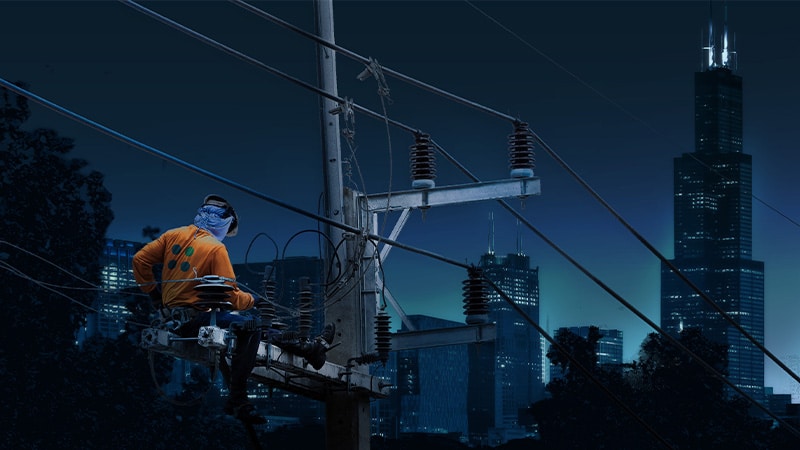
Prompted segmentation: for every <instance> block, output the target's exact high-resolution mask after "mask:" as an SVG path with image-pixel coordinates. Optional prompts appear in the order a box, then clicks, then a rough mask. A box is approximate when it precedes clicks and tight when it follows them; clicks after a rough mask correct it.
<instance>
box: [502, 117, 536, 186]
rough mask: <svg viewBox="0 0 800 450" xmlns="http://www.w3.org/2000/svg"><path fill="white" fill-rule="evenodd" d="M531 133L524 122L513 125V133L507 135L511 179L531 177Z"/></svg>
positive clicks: (533, 160) (532, 161) (532, 163)
mask: <svg viewBox="0 0 800 450" xmlns="http://www.w3.org/2000/svg"><path fill="white" fill-rule="evenodd" d="M533 141H534V139H533V133H532V132H531V130H530V128H528V124H527V123H525V122H516V123H514V133H512V134H509V135H508V158H509V166H510V168H511V178H529V177H532V176H533V168H534V167H535V164H534V162H535V161H536V158H535V156H534V154H533Z"/></svg>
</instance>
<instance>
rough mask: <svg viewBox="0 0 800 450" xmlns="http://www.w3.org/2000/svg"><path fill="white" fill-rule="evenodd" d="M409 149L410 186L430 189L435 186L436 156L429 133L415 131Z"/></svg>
mask: <svg viewBox="0 0 800 450" xmlns="http://www.w3.org/2000/svg"><path fill="white" fill-rule="evenodd" d="M410 149H411V156H410V160H411V187H412V188H414V189H430V188H432V187H434V186H436V183H435V182H434V181H433V180H434V179H435V178H436V156H435V155H434V153H433V144H431V135H429V134H427V133H416V135H415V136H414V145H412V146H411V147H410Z"/></svg>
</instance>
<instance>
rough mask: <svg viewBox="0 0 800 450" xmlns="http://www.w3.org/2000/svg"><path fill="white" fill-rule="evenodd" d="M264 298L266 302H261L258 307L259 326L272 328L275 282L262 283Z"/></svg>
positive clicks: (274, 313)
mask: <svg viewBox="0 0 800 450" xmlns="http://www.w3.org/2000/svg"><path fill="white" fill-rule="evenodd" d="M264 297H265V298H266V299H267V301H266V302H261V303H260V304H259V305H258V312H259V315H260V316H261V324H262V325H263V326H265V327H267V328H269V327H271V326H272V321H273V320H275V317H276V311H275V282H274V281H265V282H264Z"/></svg>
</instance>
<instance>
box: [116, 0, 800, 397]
mask: <svg viewBox="0 0 800 450" xmlns="http://www.w3.org/2000/svg"><path fill="white" fill-rule="evenodd" d="M120 1H122V2H123V3H124V4H126V5H128V6H131V7H132V8H134V9H136V10H138V11H140V12H142V13H144V14H146V15H148V16H150V17H153V18H155V19H157V20H159V21H160V22H162V23H165V24H167V25H169V26H171V27H173V28H175V29H177V30H179V31H181V32H184V33H186V34H189V35H190V36H192V37H194V38H196V39H199V40H200V41H202V42H204V43H206V44H208V45H211V46H213V47H215V48H217V49H220V50H222V51H225V52H226V53H229V54H231V55H233V56H236V57H237V58H239V59H242V60H244V61H246V62H248V63H251V64H255V65H257V66H259V67H261V68H263V69H265V70H267V71H269V72H271V73H274V74H277V75H279V76H281V77H283V78H285V79H288V80H289V81H292V82H295V83H298V84H300V85H301V86H303V87H307V88H309V89H311V90H313V91H315V92H317V93H318V94H320V95H323V96H325V97H327V98H329V99H331V100H334V101H337V102H339V103H343V102H346V100H343V99H339V98H337V97H335V96H332V95H330V94H327V93H325V92H324V91H321V90H320V89H318V88H316V87H313V86H311V85H308V84H307V83H304V82H301V81H299V80H296V79H294V78H292V77H289V76H288V75H286V74H284V73H282V72H280V71H277V70H276V69H273V68H271V67H270V66H268V65H266V64H264V63H262V62H260V61H258V60H255V59H253V58H251V57H249V56H247V55H244V54H242V53H241V52H238V51H236V50H234V49H232V48H230V47H228V46H225V45H223V44H221V43H219V42H217V41H214V40H213V39H210V38H208V37H207V36H205V35H203V34H201V33H198V32H196V31H194V30H192V29H190V28H188V27H185V26H184V25H181V24H179V23H177V22H175V21H173V20H171V19H168V18H166V17H164V16H163V15H160V14H158V13H156V12H154V11H152V10H149V9H147V8H144V7H142V6H141V5H138V4H137V3H135V2H133V1H130V0H120ZM231 1H232V2H233V3H235V4H237V5H239V6H242V7H244V8H245V9H248V10H250V11H252V12H256V13H258V14H259V15H261V16H262V17H264V18H268V19H270V20H272V16H271V15H269V14H267V13H265V12H263V11H261V10H258V9H256V8H253V7H251V6H250V5H247V4H246V3H244V2H241V1H239V0H231ZM276 19H277V18H276ZM276 23H281V24H283V23H285V22H283V21H280V22H276ZM287 25H288V24H287ZM293 29H294V30H295V31H298V32H299V31H302V30H300V29H299V28H296V27H293ZM303 33H304V34H306V35H308V36H309V37H312V38H314V39H315V40H319V41H320V43H321V44H324V45H327V46H329V47H330V48H332V49H334V50H337V51H340V50H343V51H344V52H346V53H348V54H349V55H350V56H351V57H355V58H358V59H360V60H361V61H362V62H371V61H370V60H368V59H365V58H363V57H361V56H358V55H356V54H354V53H352V52H349V51H346V50H344V49H342V48H341V47H338V46H335V44H331V43H329V42H327V41H323V40H321V39H320V38H318V37H315V36H313V35H311V34H309V33H305V32H303ZM387 73H391V74H392V75H394V76H398V77H399V76H402V75H401V74H399V73H397V72H394V71H387ZM402 77H403V78H404V79H407V80H413V79H411V78H409V77H405V76H402ZM412 82H416V83H421V82H417V81H416V80H413V81H412ZM441 92H442V93H444V94H447V95H448V96H451V97H454V98H455V99H458V97H456V96H453V95H452V94H449V93H446V92H444V91H441ZM461 100H463V99H461ZM469 103H471V104H473V105H477V104H474V103H473V102H469ZM353 109H356V110H359V111H360V112H365V113H367V114H368V115H370V116H372V117H373V118H381V119H382V120H385V121H386V122H387V123H391V124H393V125H395V126H398V127H400V128H403V129H405V130H406V131H409V132H414V129H413V128H410V127H408V126H406V125H404V124H402V123H399V122H396V121H393V120H389V119H388V117H386V116H385V115H384V116H380V115H378V114H377V113H374V112H372V111H369V110H365V109H364V108H362V107H360V106H358V105H355V104H353ZM480 109H485V110H488V111H492V110H491V109H489V108H485V107H481V108H480ZM495 113H496V112H495ZM495 115H501V116H502V117H503V118H505V119H509V120H515V121H516V119H514V118H512V117H510V116H507V115H505V114H499V113H496V114H495ZM534 137H535V139H536V140H537V141H538V142H539V143H540V145H542V146H543V147H544V148H545V149H546V150H547V151H548V154H549V155H550V156H551V157H553V158H554V159H555V160H556V161H557V162H559V164H561V165H562V167H563V168H565V169H566V170H567V171H568V172H569V173H570V174H571V175H572V176H573V177H575V178H576V180H578V181H579V183H580V184H581V185H582V186H583V187H584V188H586V189H587V190H588V191H589V192H590V193H591V194H592V195H593V197H595V199H596V200H598V201H599V202H600V203H601V204H602V205H603V206H604V207H606V209H608V210H609V212H611V213H612V215H613V216H614V217H616V218H617V219H618V220H619V221H620V222H621V223H622V224H623V225H624V226H625V227H626V228H628V230H629V231H630V232H631V233H633V234H634V236H635V237H637V239H638V240H639V241H640V242H642V243H643V244H644V245H645V246H646V248H648V249H649V250H650V251H651V252H653V253H654V254H655V255H656V256H657V257H659V258H660V259H661V260H662V261H665V263H666V264H667V265H668V266H670V268H671V269H672V270H673V271H675V272H676V273H677V274H678V275H679V276H680V277H681V278H682V279H683V280H684V281H686V282H687V283H689V286H690V287H691V288H693V289H694V290H695V291H696V292H698V294H700V295H701V297H703V298H704V300H706V301H707V302H710V304H711V305H712V306H713V307H714V308H715V309H716V310H717V311H718V312H720V314H722V315H723V317H724V318H725V319H726V320H728V321H729V322H731V323H732V324H733V325H734V327H735V328H737V329H738V330H739V331H740V332H741V333H742V334H743V335H744V336H745V337H747V338H748V339H749V340H750V341H751V342H753V343H754V344H755V345H756V347H757V348H759V350H761V351H762V352H763V353H764V354H766V355H767V356H769V357H770V359H772V360H773V361H775V362H776V364H778V366H779V367H781V368H782V369H783V370H784V371H786V372H787V373H788V374H789V375H790V376H792V377H793V378H795V379H796V380H797V381H798V382H800V377H798V376H797V375H796V374H794V372H792V371H791V369H789V368H788V367H787V366H786V365H785V364H783V363H782V362H781V361H780V360H779V359H778V358H777V357H776V356H775V355H773V354H772V353H771V352H770V351H769V350H768V349H766V347H764V346H763V345H762V344H760V343H758V341H756V340H755V338H753V337H752V336H751V335H750V334H749V333H748V332H747V331H746V330H744V329H743V328H742V327H741V326H740V325H739V324H737V323H736V322H735V321H734V320H733V319H732V318H731V317H730V316H729V315H728V314H727V313H725V311H724V310H722V309H721V308H720V307H719V306H718V305H717V304H716V303H715V302H714V301H713V300H711V299H710V298H709V297H708V296H706V295H705V294H703V293H702V292H700V291H699V289H698V288H697V287H696V286H694V285H693V284H691V283H690V282H689V280H688V278H686V277H685V276H684V275H683V274H681V273H680V272H679V271H678V269H677V268H675V267H674V266H673V265H672V264H671V263H669V262H668V261H667V260H666V258H664V257H663V255H661V254H660V252H658V251H657V250H656V249H655V247H653V246H652V245H651V244H650V243H649V242H648V241H647V240H646V239H644V238H643V237H642V236H641V235H640V234H639V233H638V232H637V231H636V230H635V229H633V227H631V226H630V225H629V224H628V223H627V222H626V221H625V220H624V219H623V218H622V217H621V216H619V214H617V213H616V211H614V210H613V208H611V207H610V205H609V204H608V203H607V202H605V200H603V199H602V197H600V196H599V195H598V194H597V193H596V191H594V190H593V189H592V188H591V187H590V186H589V185H588V184H587V183H585V182H584V181H583V180H582V179H581V178H580V176H579V175H578V174H577V173H575V172H574V171H573V170H572V169H571V168H569V166H568V165H566V163H565V162H564V161H563V159H561V158H560V157H559V156H558V155H557V154H556V153H555V152H554V151H553V150H552V148H550V147H549V145H547V143H546V142H544V141H543V140H542V139H541V138H540V137H539V136H538V135H536V134H535V133H534ZM437 147H438V148H439V150H440V151H442V150H443V149H442V148H441V147H439V146H438V145H437ZM442 154H444V155H446V152H443V153H442ZM446 157H447V159H448V160H450V161H451V162H453V163H454V164H456V165H459V164H458V163H457V161H456V160H455V159H453V158H452V157H449V156H446ZM501 202H502V201H501ZM512 210H513V209H512ZM514 213H515V215H516V212H514ZM524 222H525V223H526V224H528V222H527V221H524ZM529 228H530V227H529ZM381 239H383V238H379V240H381ZM384 242H386V241H384ZM401 248H402V247H401ZM637 312H638V311H637ZM639 314H641V313H639ZM642 317H645V316H643V315H642ZM648 321H649V319H648ZM651 323H652V322H651ZM726 381H727V380H726ZM736 389H738V388H736ZM747 397H748V398H750V397H749V396H747ZM750 400H751V401H753V402H754V403H756V404H758V402H755V400H753V399H752V398H750ZM759 406H760V404H759Z"/></svg>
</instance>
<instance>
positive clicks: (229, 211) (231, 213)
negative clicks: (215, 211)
mask: <svg viewBox="0 0 800 450" xmlns="http://www.w3.org/2000/svg"><path fill="white" fill-rule="evenodd" d="M205 205H211V206H218V207H220V208H223V209H224V210H225V212H224V213H223V214H222V218H223V219H226V218H228V217H233V220H232V221H231V226H230V227H229V228H228V233H227V234H226V235H225V236H227V237H232V236H236V233H238V232H239V216H238V215H236V210H234V209H233V206H231V204H230V203H228V201H227V200H225V199H224V198H222V197H220V196H219V195H216V194H209V195H206V198H205V199H204V200H203V206H205Z"/></svg>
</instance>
